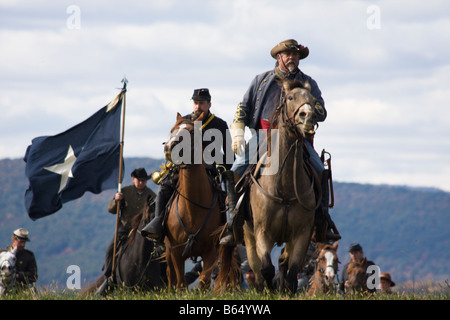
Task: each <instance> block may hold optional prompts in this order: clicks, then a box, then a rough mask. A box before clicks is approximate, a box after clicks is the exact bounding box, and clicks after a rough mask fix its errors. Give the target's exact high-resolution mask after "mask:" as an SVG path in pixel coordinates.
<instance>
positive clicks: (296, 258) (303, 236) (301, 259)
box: [286, 232, 311, 294]
mask: <svg viewBox="0 0 450 320" xmlns="http://www.w3.org/2000/svg"><path fill="white" fill-rule="evenodd" d="M310 239H311V232H303V233H300V234H298V236H297V238H296V239H294V240H292V242H290V243H287V244H286V250H287V252H288V254H289V257H290V259H289V268H288V272H287V275H286V282H287V287H288V289H289V290H290V291H291V293H292V294H295V293H296V291H297V285H298V282H297V275H298V273H299V271H300V270H301V269H302V268H303V265H304V263H305V257H306V252H307V250H308V245H309V241H310Z"/></svg>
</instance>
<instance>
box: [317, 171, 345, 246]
mask: <svg viewBox="0 0 450 320" xmlns="http://www.w3.org/2000/svg"><path fill="white" fill-rule="evenodd" d="M329 174H330V172H329V170H323V171H322V172H321V174H320V186H321V189H322V199H321V204H320V207H319V208H317V210H316V240H317V241H319V242H334V241H338V240H340V239H341V235H340V234H339V231H338V230H337V228H336V225H335V224H334V222H333V220H332V219H331V216H330V213H329V210H328V209H329V207H328V202H329V189H328V179H329ZM333 230H334V232H333Z"/></svg>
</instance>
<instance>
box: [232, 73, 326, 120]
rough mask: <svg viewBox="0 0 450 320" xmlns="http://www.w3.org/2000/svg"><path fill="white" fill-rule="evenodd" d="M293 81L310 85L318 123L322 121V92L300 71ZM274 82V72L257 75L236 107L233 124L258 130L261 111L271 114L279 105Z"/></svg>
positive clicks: (323, 113)
mask: <svg viewBox="0 0 450 320" xmlns="http://www.w3.org/2000/svg"><path fill="white" fill-rule="evenodd" d="M293 79H296V80H300V81H301V82H306V81H308V82H309V83H310V85H311V94H312V95H313V96H314V97H315V98H316V100H317V102H318V104H316V106H315V109H316V113H317V115H318V121H324V120H325V118H326V117H327V111H326V109H325V102H324V101H323V98H322V92H321V91H320V89H319V87H318V85H317V83H316V81H315V80H314V79H312V78H311V77H310V76H308V75H306V74H304V73H303V72H301V71H299V72H297V73H296V74H295V76H294V77H293ZM276 80H277V77H276V75H275V72H274V70H271V71H267V72H264V73H261V74H259V75H257V76H256V77H255V78H254V79H253V81H252V82H251V84H250V87H249V88H248V90H247V92H246V93H245V95H244V98H243V100H242V101H241V102H240V103H239V105H238V107H237V110H236V114H235V117H234V122H244V123H245V125H246V126H248V127H249V128H252V129H258V128H259V123H260V119H261V116H262V114H263V111H264V114H271V113H272V112H273V111H274V110H275V108H276V107H277V105H278V103H279V94H280V90H281V88H280V86H279V85H278V83H277V81H276Z"/></svg>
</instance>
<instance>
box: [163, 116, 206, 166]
mask: <svg viewBox="0 0 450 320" xmlns="http://www.w3.org/2000/svg"><path fill="white" fill-rule="evenodd" d="M204 117H205V114H204V113H202V114H201V115H200V116H199V117H198V118H197V119H196V120H195V121H192V120H189V119H186V118H183V117H182V116H181V115H180V114H179V113H177V122H176V123H175V125H174V126H173V127H172V129H171V130H170V137H169V140H168V141H167V142H166V143H165V145H164V156H165V158H166V160H168V161H171V162H173V163H175V164H182V163H184V164H192V163H193V156H194V145H195V141H194V132H195V129H197V126H196V125H195V122H196V121H200V122H199V123H201V121H202V120H203V118H204ZM189 161H190V162H189Z"/></svg>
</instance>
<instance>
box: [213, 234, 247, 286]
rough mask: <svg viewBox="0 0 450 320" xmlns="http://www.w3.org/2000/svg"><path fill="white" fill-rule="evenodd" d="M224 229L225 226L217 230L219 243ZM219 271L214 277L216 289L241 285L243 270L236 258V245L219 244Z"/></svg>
mask: <svg viewBox="0 0 450 320" xmlns="http://www.w3.org/2000/svg"><path fill="white" fill-rule="evenodd" d="M222 231H223V226H221V227H219V229H218V230H217V231H216V232H215V234H216V236H217V242H216V243H217V244H218V243H219V240H220V239H219V235H220V234H221V233H222ZM218 246H219V259H218V262H217V263H219V273H218V274H217V277H216V279H214V290H215V291H216V292H217V291H218V292H222V291H226V290H230V289H235V288H236V287H237V286H238V285H239V280H240V277H241V272H240V269H239V265H238V263H237V259H236V255H235V252H236V250H235V249H236V246H222V245H219V244H218Z"/></svg>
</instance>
